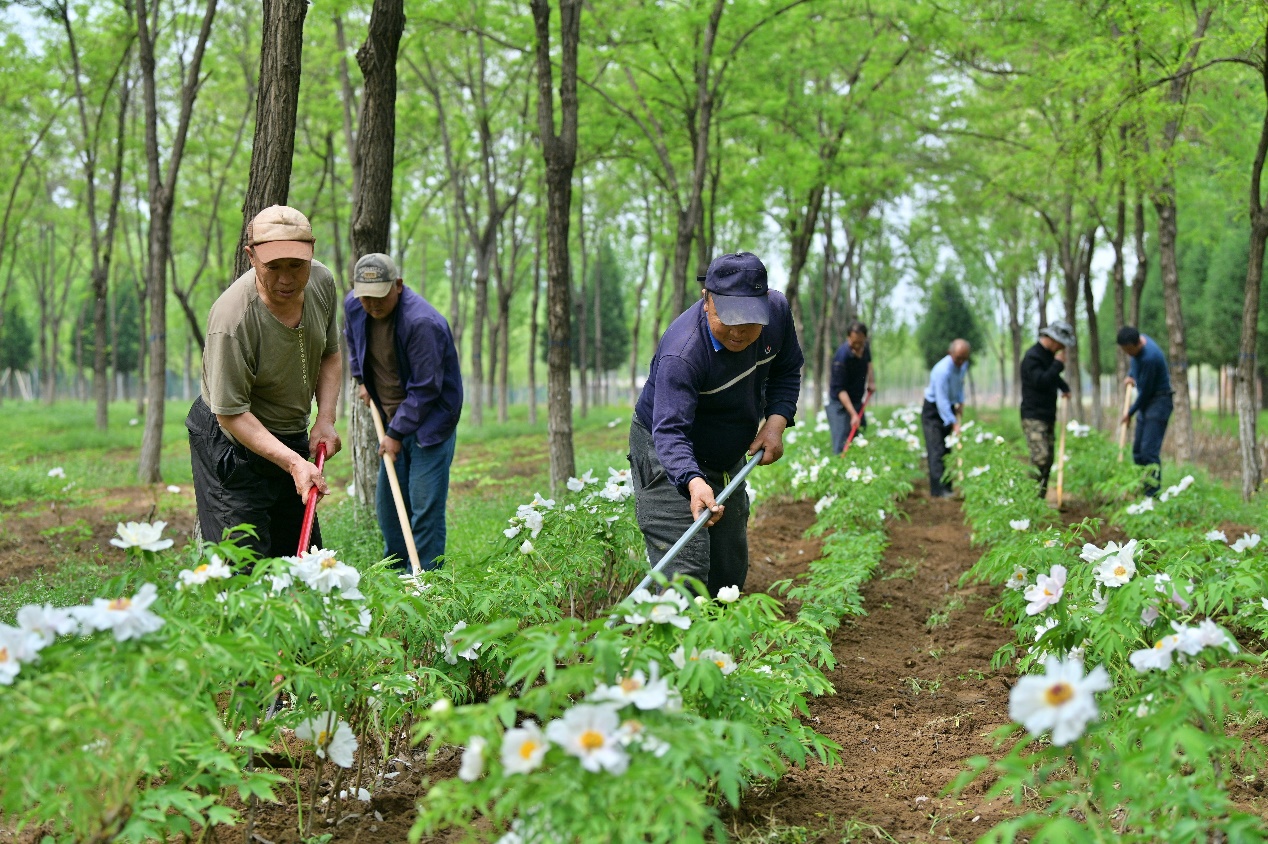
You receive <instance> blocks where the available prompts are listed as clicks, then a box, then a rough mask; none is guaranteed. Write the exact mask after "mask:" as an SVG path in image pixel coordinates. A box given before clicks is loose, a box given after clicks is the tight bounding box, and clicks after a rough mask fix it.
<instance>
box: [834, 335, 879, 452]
mask: <svg viewBox="0 0 1268 844" xmlns="http://www.w3.org/2000/svg"><path fill="white" fill-rule="evenodd" d="M874 392H876V373H875V372H874V371H873V369H872V344H871V343H869V342H868V340H867V325H865V324H864V323H862V322H859V321H858V320H855V321H854V322H851V323H850V325H849V327H848V328H847V329H846V331H845V342H844V343H842V344H841V346H840V348H838V349H837V352H836V354H835V355H833V356H832V374H831V377H830V378H829V379H828V401H827V402H826V403H825V404H824V408H823V409H824V411H825V412H827V414H828V429H829V430H830V431H831V432H832V453H833V454H840V453H841V452H842V450H843V449H844V448H845V440H846V438H847V437H849V435H850V431H851V430H852V429H853V428H854V427H855V425H857V426H858V427H859V428H860V429H862V428H866V427H867V419H865V418H864V416H863V403H864V400H865V399H866V398H867V394H868V393H874Z"/></svg>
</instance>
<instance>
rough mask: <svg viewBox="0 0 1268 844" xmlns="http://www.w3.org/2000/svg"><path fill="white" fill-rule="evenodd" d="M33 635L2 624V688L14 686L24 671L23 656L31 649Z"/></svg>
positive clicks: (0, 653) (0, 630)
mask: <svg viewBox="0 0 1268 844" xmlns="http://www.w3.org/2000/svg"><path fill="white" fill-rule="evenodd" d="M31 639H32V635H31V634H30V633H25V632H23V631H21V630H19V629H18V628H16V627H10V626H9V625H7V624H0V686H11V685H13V678H14V677H17V676H18V672H19V671H21V670H22V658H21V657H22V655H23V654H24V653H25V652H27V651H28V650H29V648H30V641H31Z"/></svg>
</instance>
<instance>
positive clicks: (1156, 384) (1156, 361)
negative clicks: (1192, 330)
mask: <svg viewBox="0 0 1268 844" xmlns="http://www.w3.org/2000/svg"><path fill="white" fill-rule="evenodd" d="M1140 339H1142V340H1144V341H1145V346H1144V348H1142V349H1141V350H1140V354H1138V355H1136V356H1135V357H1133V358H1132V360H1131V364H1130V366H1129V367H1128V369H1127V374H1128V375H1130V376H1131V377H1132V378H1134V379H1136V401H1134V402H1132V406H1131V409H1130V410H1128V411H1127V415H1128V416H1132V415H1134V414H1135V413H1136V411H1138V410H1140V409H1141V408H1144V407H1148V406H1149V404H1150V402H1153V401H1155V400H1156V399H1158V398H1161V397H1162V396H1166V397H1167V398H1168V399H1169V398H1171V370H1170V368H1169V367H1168V366H1167V356H1166V355H1165V354H1163V352H1162V347H1161V346H1159V345H1158V344H1157V343H1155V342H1154V339H1153V338H1152V337H1146V336H1145V335H1144V334H1142V335H1140Z"/></svg>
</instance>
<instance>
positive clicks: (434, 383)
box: [343, 252, 462, 571]
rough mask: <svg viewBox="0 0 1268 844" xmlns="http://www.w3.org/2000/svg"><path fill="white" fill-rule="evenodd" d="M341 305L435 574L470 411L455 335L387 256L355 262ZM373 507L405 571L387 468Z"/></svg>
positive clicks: (358, 376) (422, 559)
mask: <svg viewBox="0 0 1268 844" xmlns="http://www.w3.org/2000/svg"><path fill="white" fill-rule="evenodd" d="M343 308H344V333H345V335H346V336H347V339H348V366H349V369H350V371H351V373H352V377H353V378H354V379H355V380H356V381H357V383H358V384H360V385H361V386H360V388H359V390H358V394H359V397H360V399H361V400H362V401H364V402H365V403H366V404H367V405H368V404H369V403H370V402H371V401H373V402H375V403H376V404H377V405H378V406H379V410H380V413H382V415H383V420H384V422H385V423H386V427H385V431H386V435H385V436H384V437H383V439H382V440H381V441H380V442H379V454H381V455H387V456H388V457H390V458H392V460H393V462H394V465H395V467H396V474H397V477H398V478H400V480H401V491H402V492H403V493H404V497H405V510H406V512H407V513H408V514H409V519H410V527H411V528H412V529H413V532H414V544H415V546H416V547H417V548H418V559H419V563H420V564H421V565H422V567H423V569H424V570H427V571H430V570H431V569H434V568H437V567H438V566H440V564H441V560H440V557H442V556H443V555H444V553H445V504H446V502H447V501H448V498H449V466H450V464H451V463H453V452H454V441H455V439H456V436H457V435H456V430H457V427H458V417H459V416H460V415H461V413H462V375H461V374H460V372H459V371H458V350H457V348H456V347H455V346H454V342H453V334H452V333H450V331H449V323H448V322H446V321H445V318H444V317H443V316H441V315H440V313H439V312H438V311H437V310H436V309H435V308H433V307H432V306H431V305H430V304H429V303H428V302H427V300H426V299H424V298H423V297H422V296H420V295H418V294H417V293H415V292H414V291H413V290H410V289H408V288H407V287H405V282H404V281H403V280H402V279H401V278H400V274H399V273H398V272H397V271H396V264H395V262H394V261H393V260H392V259H391V258H390V257H388V256H387V255H384V254H382V253H379V252H373V253H370V254H369V255H363V256H362V257H361V259H360V260H359V261H357V266H356V269H355V270H354V271H353V285H352V292H351V293H349V294H348V295H347V296H346V297H344V300H343ZM375 510H376V512H377V515H378V519H379V529H380V530H382V531H383V539H384V541H385V544H386V549H385V552H384V553H385V556H389V557H390V556H395V557H396V560H397V565H398V566H399V567H400V568H402V570H404V569H405V568H406V566H407V563H406V562H405V561H406V560H407V559H408V557H407V552H406V550H405V535H404V534H403V533H401V526H400V520H399V519H398V518H397V515H396V507H395V505H394V504H393V502H392V491H391V488H390V487H389V486H388V481H387V467H386V465H384V464H383V463H381V462H380V465H379V484H378V492H377V494H376V496H375Z"/></svg>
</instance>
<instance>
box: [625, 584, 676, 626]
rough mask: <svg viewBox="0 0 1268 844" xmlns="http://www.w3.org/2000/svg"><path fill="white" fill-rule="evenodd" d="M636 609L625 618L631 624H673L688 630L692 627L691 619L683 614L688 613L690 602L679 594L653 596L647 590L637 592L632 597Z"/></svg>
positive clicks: (671, 592)
mask: <svg viewBox="0 0 1268 844" xmlns="http://www.w3.org/2000/svg"><path fill="white" fill-rule="evenodd" d="M630 598H631V600H633V601H634V603H635V605H636V609H635V611H634V612H632V613H630V614H629V615H627V616H626V617H625V621H626V622H627V623H629V624H646V623H647V622H649V621H650V622H652V623H653V624H672V625H673V626H675V627H677V628H679V629H681V630H686V629H687V628H688V627H690V626H691V619H690V618H688V617H687V616H685V615H683V614H682V613H684V612H686V611H687V607H688V602H687V599H686V598H685V597H683V596H682V595H681V594H679V593H678V592H675V591H673V590H672V589H671V590H667V591H665V592H662V593H660V594H659V595H652V594H651V593H650V592H648V591H647V590H646V589H638V590H635V592H634V594H633V595H631V596H630Z"/></svg>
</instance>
